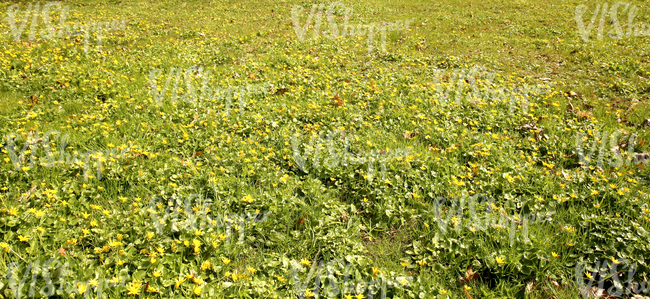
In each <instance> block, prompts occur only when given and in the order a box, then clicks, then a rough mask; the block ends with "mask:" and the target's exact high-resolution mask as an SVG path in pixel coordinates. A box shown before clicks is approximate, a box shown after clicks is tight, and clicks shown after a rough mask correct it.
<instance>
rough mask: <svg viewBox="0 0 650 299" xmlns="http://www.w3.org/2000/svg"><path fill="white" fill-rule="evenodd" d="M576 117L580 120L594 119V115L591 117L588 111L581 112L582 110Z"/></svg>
mask: <svg viewBox="0 0 650 299" xmlns="http://www.w3.org/2000/svg"><path fill="white" fill-rule="evenodd" d="M576 115H577V116H578V117H580V118H592V117H594V116H593V115H591V113H589V112H587V111H581V110H578V112H576Z"/></svg>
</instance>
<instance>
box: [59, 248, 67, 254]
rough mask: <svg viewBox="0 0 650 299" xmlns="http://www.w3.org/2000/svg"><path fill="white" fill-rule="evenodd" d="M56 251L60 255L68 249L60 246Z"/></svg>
mask: <svg viewBox="0 0 650 299" xmlns="http://www.w3.org/2000/svg"><path fill="white" fill-rule="evenodd" d="M57 251H58V252H59V254H60V255H65V252H66V251H68V250H67V249H65V248H63V247H61V248H59V249H58V250H57Z"/></svg>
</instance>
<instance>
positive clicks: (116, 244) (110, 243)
mask: <svg viewBox="0 0 650 299" xmlns="http://www.w3.org/2000/svg"><path fill="white" fill-rule="evenodd" d="M122 245H124V243H122V242H118V241H111V242H108V246H110V247H117V246H122Z"/></svg>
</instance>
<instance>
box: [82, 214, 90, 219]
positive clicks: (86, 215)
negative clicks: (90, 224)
mask: <svg viewBox="0 0 650 299" xmlns="http://www.w3.org/2000/svg"><path fill="white" fill-rule="evenodd" d="M89 216H90V214H88V213H81V217H84V219H88V217H89Z"/></svg>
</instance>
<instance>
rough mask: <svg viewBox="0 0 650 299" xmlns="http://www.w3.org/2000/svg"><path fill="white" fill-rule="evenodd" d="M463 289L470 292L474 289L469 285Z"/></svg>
mask: <svg viewBox="0 0 650 299" xmlns="http://www.w3.org/2000/svg"><path fill="white" fill-rule="evenodd" d="M463 287H464V288H465V291H469V290H471V289H472V287H470V286H468V285H465V286H463Z"/></svg>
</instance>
